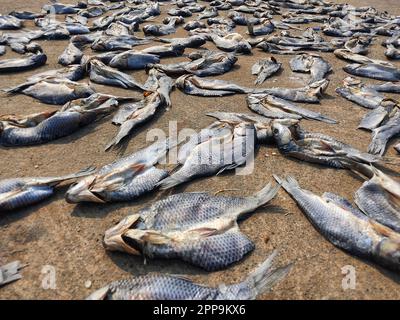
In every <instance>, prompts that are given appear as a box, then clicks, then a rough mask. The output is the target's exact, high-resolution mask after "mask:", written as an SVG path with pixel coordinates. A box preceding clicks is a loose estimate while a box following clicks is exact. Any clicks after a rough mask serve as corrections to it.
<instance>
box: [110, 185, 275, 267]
mask: <svg viewBox="0 0 400 320" xmlns="http://www.w3.org/2000/svg"><path fill="white" fill-rule="evenodd" d="M278 189H279V185H278V186H275V187H272V186H271V185H270V184H268V185H267V186H266V187H265V188H263V189H262V190H261V191H260V192H258V193H256V194H255V195H253V196H250V197H224V196H212V195H210V194H208V193H205V192H194V193H190V192H189V193H180V194H175V195H172V196H169V197H167V198H166V199H163V200H161V201H157V202H155V203H154V204H152V205H151V206H150V207H147V208H143V209H141V210H140V211H139V212H138V213H137V214H133V215H130V216H128V217H126V218H124V219H123V220H122V221H121V222H120V223H119V224H117V225H116V226H114V227H112V228H110V229H109V230H107V231H106V232H105V237H104V245H105V247H106V249H109V250H119V251H124V252H128V253H131V254H142V255H144V256H145V257H148V258H164V259H171V258H172V259H176V258H179V259H182V260H184V261H187V262H190V263H191V264H193V265H196V266H199V267H202V268H204V269H206V270H207V271H215V270H219V269H223V268H226V267H227V266H229V265H230V264H232V263H234V262H236V261H239V260H241V259H242V258H243V257H244V256H245V255H246V254H247V253H249V252H250V251H252V250H253V249H254V244H253V243H252V242H251V241H250V240H249V239H248V238H247V237H246V236H245V235H244V234H242V233H241V232H240V230H239V226H238V224H237V222H236V221H237V219H239V218H240V217H242V216H243V215H244V214H246V213H250V212H253V211H254V210H255V209H257V208H258V207H260V206H261V205H265V204H266V203H268V202H269V201H270V200H271V199H272V198H273V197H274V196H275V195H276V193H277V192H278Z"/></svg>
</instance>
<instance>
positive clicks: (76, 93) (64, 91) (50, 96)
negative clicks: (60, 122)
mask: <svg viewBox="0 0 400 320" xmlns="http://www.w3.org/2000/svg"><path fill="white" fill-rule="evenodd" d="M21 93H23V94H25V95H28V96H30V97H32V98H35V99H38V100H39V101H41V102H43V103H47V104H56V105H59V104H65V103H67V102H68V101H71V100H75V99H79V98H86V97H89V96H90V95H92V94H93V93H94V90H93V89H92V88H91V87H90V86H89V85H88V84H86V83H79V82H74V81H70V80H62V79H57V78H55V79H51V78H50V79H46V78H45V79H44V80H40V81H38V82H34V83H33V84H32V85H29V86H28V87H27V88H26V89H23V90H22V92H21Z"/></svg>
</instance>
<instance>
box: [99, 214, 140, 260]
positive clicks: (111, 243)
mask: <svg viewBox="0 0 400 320" xmlns="http://www.w3.org/2000/svg"><path fill="white" fill-rule="evenodd" d="M139 218H140V215H139V214H132V215H129V216H127V217H125V218H124V219H122V220H121V221H120V222H119V223H118V224H117V225H115V226H114V227H112V228H110V229H108V230H107V231H106V232H105V234H104V238H103V246H104V247H105V248H106V249H107V250H111V251H123V252H127V253H130V254H133V255H140V254H141V253H140V251H139V250H136V249H135V248H134V247H133V246H130V245H129V244H128V243H127V242H126V240H127V239H128V238H130V239H132V240H137V241H140V236H139V237H136V236H135V235H132V234H129V235H128V232H129V231H135V229H132V228H133V227H134V226H135V224H136V223H137V222H138V220H139ZM137 231H138V232H139V233H141V230H137ZM131 233H132V232H131Z"/></svg>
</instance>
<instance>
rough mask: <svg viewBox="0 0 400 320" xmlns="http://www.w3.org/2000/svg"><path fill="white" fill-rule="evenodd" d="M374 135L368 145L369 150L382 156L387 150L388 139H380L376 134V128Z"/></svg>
mask: <svg viewBox="0 0 400 320" xmlns="http://www.w3.org/2000/svg"><path fill="white" fill-rule="evenodd" d="M372 135H373V136H372V141H371V143H370V144H369V146H368V152H369V153H371V154H377V155H380V156H382V155H383V154H384V153H385V150H386V143H387V140H384V139H380V138H379V136H378V135H376V129H374V130H373V134H372Z"/></svg>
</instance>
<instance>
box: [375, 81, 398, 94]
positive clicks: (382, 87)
mask: <svg viewBox="0 0 400 320" xmlns="http://www.w3.org/2000/svg"><path fill="white" fill-rule="evenodd" d="M368 87H369V88H371V89H372V90H375V91H377V92H388V93H400V84H399V83H395V82H385V83H382V84H369V85H368Z"/></svg>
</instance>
